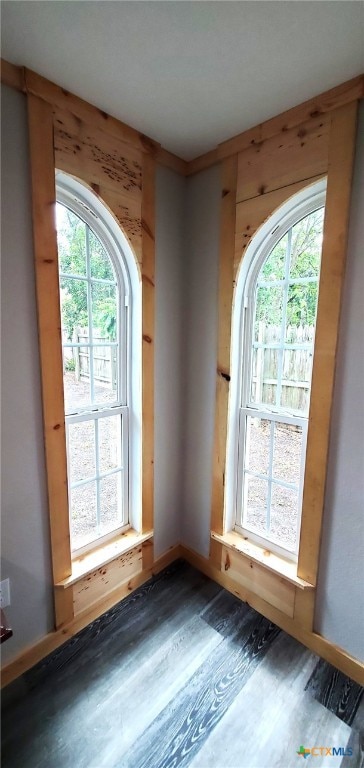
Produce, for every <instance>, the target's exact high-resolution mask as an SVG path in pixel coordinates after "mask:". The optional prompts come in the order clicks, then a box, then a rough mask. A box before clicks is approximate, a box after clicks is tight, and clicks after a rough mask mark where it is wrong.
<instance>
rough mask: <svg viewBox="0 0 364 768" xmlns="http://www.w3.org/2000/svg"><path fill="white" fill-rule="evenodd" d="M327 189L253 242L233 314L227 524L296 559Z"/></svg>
mask: <svg viewBox="0 0 364 768" xmlns="http://www.w3.org/2000/svg"><path fill="white" fill-rule="evenodd" d="M325 188H326V184H325V181H322V182H319V183H317V184H314V185H312V186H311V187H308V188H306V189H304V190H302V191H301V192H300V193H298V194H297V195H295V196H293V197H292V198H291V199H290V200H288V201H287V202H286V203H285V204H284V205H283V206H281V208H279V209H278V210H277V211H276V212H275V213H274V214H273V215H272V216H271V217H270V218H269V220H268V221H267V222H266V223H265V224H264V225H263V226H262V227H261V229H260V230H259V231H258V232H257V234H256V235H255V236H254V237H253V239H252V242H251V244H250V246H249V247H248V249H247V252H246V254H245V256H244V259H243V263H242V265H241V268H240V272H239V277H238V282H237V288H236V294H235V300H234V310H233V346H232V376H231V408H230V422H229V438H228V439H229V443H228V456H229V459H228V477H227V488H228V490H227V496H226V503H227V510H226V511H227V515H228V516H229V515H230V517H231V515H232V509H233V508H234V518H235V523H233V524H235V526H236V528H237V530H238V531H240V532H242V533H243V535H245V536H248V537H249V538H251V539H252V540H255V541H257V543H261V544H262V545H263V546H268V547H270V548H271V549H274V550H275V551H277V552H278V553H280V552H281V553H283V554H285V555H286V556H290V557H295V556H296V555H297V549H298V541H299V529H300V514H301V505H302V492H303V478H304V466H305V455H306V437H307V420H308V412H309V402H310V391H311V373H312V360H313V352H314V337H315V324H316V311H317V301H318V288H319V275H320V262H321V246H322V234H323V218H324V208H323V206H324V204H325ZM228 505H229V506H230V510H229V507H228Z"/></svg>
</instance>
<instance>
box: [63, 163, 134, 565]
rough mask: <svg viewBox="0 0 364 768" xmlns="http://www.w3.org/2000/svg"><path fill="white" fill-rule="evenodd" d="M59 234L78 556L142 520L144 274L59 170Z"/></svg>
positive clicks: (99, 209) (92, 203) (99, 210)
mask: <svg viewBox="0 0 364 768" xmlns="http://www.w3.org/2000/svg"><path fill="white" fill-rule="evenodd" d="M57 239H58V255H59V279H60V302H61V322H62V349H63V369H64V402H65V422H66V440H67V463H68V490H69V511H70V531H71V549H72V552H73V553H77V555H79V554H81V553H82V552H83V551H86V550H87V549H90V548H91V547H92V546H95V544H98V543H100V540H103V539H106V538H108V537H110V536H113V535H115V534H117V533H119V532H120V531H122V530H123V529H126V528H127V527H128V526H129V525H130V524H131V523H132V524H133V527H134V528H136V530H138V529H139V528H140V519H139V520H138V510H139V511H140V499H139V498H138V495H139V493H140V491H139V490H138V489H139V488H140V431H141V430H140V410H141V408H140V397H141V394H140V347H141V333H140V317H139V315H140V281H139V276H138V272H137V267H136V263H135V259H134V257H133V254H132V252H131V249H130V247H129V245H128V243H127V241H126V238H124V236H123V234H122V232H121V230H120V229H119V227H118V226H117V224H116V222H115V221H114V219H113V217H112V216H111V214H110V213H109V212H108V210H107V209H106V208H105V206H104V205H103V204H102V203H101V202H100V201H99V200H98V198H97V197H96V196H95V195H94V194H93V193H92V192H90V191H89V190H87V189H86V188H85V187H84V186H83V185H82V184H81V183H79V182H77V181H75V180H74V179H71V178H70V177H68V176H66V175H64V174H60V173H59V174H57ZM138 472H139V482H135V481H136V480H137V477H138ZM133 478H134V482H133Z"/></svg>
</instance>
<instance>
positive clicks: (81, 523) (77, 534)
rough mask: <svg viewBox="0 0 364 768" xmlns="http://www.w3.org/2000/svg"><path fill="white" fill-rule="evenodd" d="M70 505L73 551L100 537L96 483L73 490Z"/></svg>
mask: <svg viewBox="0 0 364 768" xmlns="http://www.w3.org/2000/svg"><path fill="white" fill-rule="evenodd" d="M70 504H71V535H72V549H79V548H80V547H84V546H85V545H86V544H88V543H89V542H90V541H93V540H94V539H96V537H97V536H98V532H97V515H96V483H88V484H87V485H81V486H80V487H79V488H73V489H72V490H71V499H70Z"/></svg>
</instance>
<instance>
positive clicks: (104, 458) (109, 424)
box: [98, 414, 122, 473]
mask: <svg viewBox="0 0 364 768" xmlns="http://www.w3.org/2000/svg"><path fill="white" fill-rule="evenodd" d="M98 424H99V466H100V472H101V473H103V472H108V471H109V470H110V469H114V468H115V467H121V466H122V452H121V415H120V414H119V415H118V416H106V417H105V418H100V419H98Z"/></svg>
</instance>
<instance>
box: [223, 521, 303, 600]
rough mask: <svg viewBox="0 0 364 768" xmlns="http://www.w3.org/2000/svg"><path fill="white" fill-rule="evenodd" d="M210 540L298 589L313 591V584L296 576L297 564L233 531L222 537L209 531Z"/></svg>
mask: <svg viewBox="0 0 364 768" xmlns="http://www.w3.org/2000/svg"><path fill="white" fill-rule="evenodd" d="M211 538H212V539H214V541H218V542H219V543H220V544H223V545H224V546H225V547H227V548H228V549H233V550H235V552H239V553H240V554H241V555H243V556H245V557H246V558H248V559H249V560H251V561H253V562H254V563H258V564H259V565H261V566H263V568H266V569H267V570H268V571H272V572H273V573H275V574H278V575H279V576H281V577H282V578H283V579H286V581H289V582H290V583H291V584H294V586H295V587H298V588H299V589H314V585H313V584H309V582H308V581H304V580H303V579H300V578H299V576H297V563H293V562H291V561H290V560H286V559H285V558H284V557H280V556H279V555H276V554H273V552H269V550H267V549H264V548H263V547H260V546H259V545H258V544H255V543H253V542H252V541H248V540H247V539H245V538H244V537H243V536H241V535H240V534H239V533H236V532H235V531H229V532H228V533H224V534H222V535H221V534H219V533H215V532H214V531H211Z"/></svg>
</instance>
